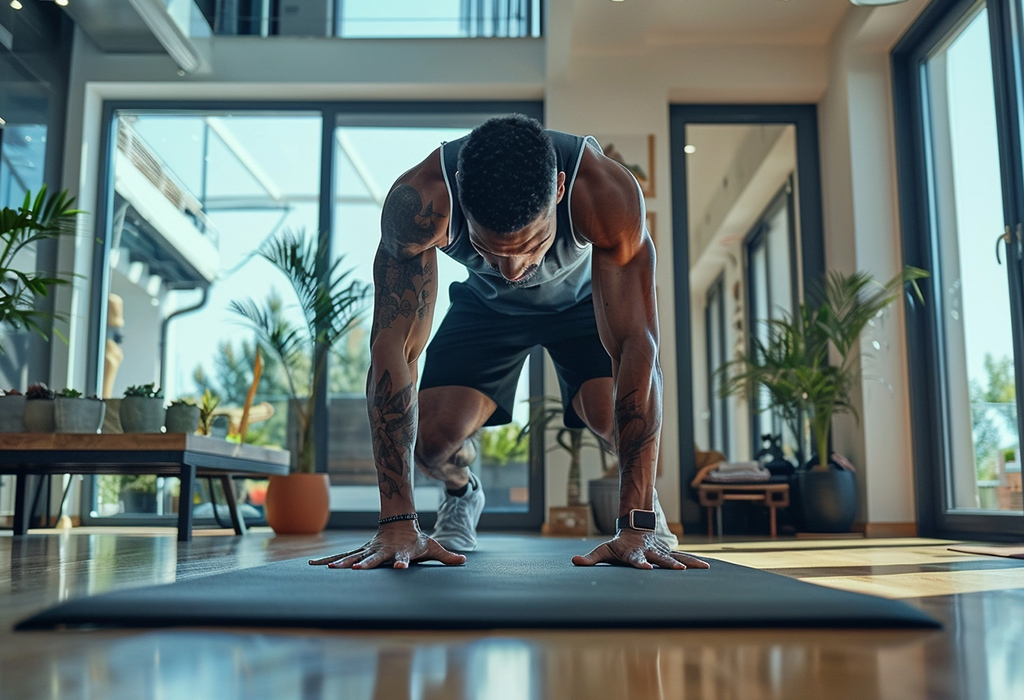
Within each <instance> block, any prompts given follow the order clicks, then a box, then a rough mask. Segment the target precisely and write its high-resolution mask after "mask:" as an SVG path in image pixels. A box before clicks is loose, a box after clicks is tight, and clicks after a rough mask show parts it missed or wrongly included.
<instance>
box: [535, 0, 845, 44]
mask: <svg viewBox="0 0 1024 700" xmlns="http://www.w3.org/2000/svg"><path fill="white" fill-rule="evenodd" d="M558 1H561V0H549V2H558ZM849 9H850V2H849V0H624V2H612V1H611V0H576V2H575V5H574V9H573V23H572V27H573V28H572V34H573V36H572V43H573V49H574V50H583V51H586V50H608V49H613V50H614V49H635V48H636V47H637V46H640V45H674V44H693V43H710V42H714V43H718V44H721V43H734V44H738V43H744V44H750V43H753V44H825V43H827V42H828V40H829V39H830V37H831V36H832V33H833V32H834V31H835V29H836V27H837V26H839V22H840V20H842V18H843V16H844V15H845V14H846V12H847V10H849Z"/></svg>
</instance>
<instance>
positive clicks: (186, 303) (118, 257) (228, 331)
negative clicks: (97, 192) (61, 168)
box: [90, 109, 322, 522]
mask: <svg viewBox="0 0 1024 700" xmlns="http://www.w3.org/2000/svg"><path fill="white" fill-rule="evenodd" d="M321 128H322V126H321V117H320V115H319V114H318V113H310V112H298V111H296V112H291V113H267V112H257V111H245V110H237V111H232V112H230V113H229V112H225V111H220V110H197V111H189V112H179V111H176V110H175V111H172V110H156V109H147V110H132V109H122V110H116V111H115V112H114V113H113V124H112V129H111V132H112V134H113V135H114V139H115V141H114V143H112V144H111V148H110V151H111V161H110V167H111V177H110V178H109V181H110V182H111V184H112V188H111V191H109V192H108V193H107V197H108V201H109V202H110V203H111V207H110V213H111V215H110V217H109V221H108V233H107V240H108V241H109V243H108V247H107V248H108V249H107V252H106V260H107V265H106V270H105V280H104V283H105V288H106V291H107V297H106V300H107V303H106V324H105V330H104V332H102V333H101V336H100V345H101V346H100V353H101V354H100V358H101V360H102V365H101V366H102V371H101V374H100V377H99V382H98V385H99V386H100V387H101V392H102V395H103V396H104V397H105V398H107V399H108V401H109V403H108V411H107V413H108V421H107V422H108V425H106V426H105V427H104V430H105V431H107V432H119V430H120V423H119V421H118V420H117V419H116V408H117V401H118V400H119V399H120V397H122V396H123V395H124V391H125V389H126V388H127V387H129V386H132V385H143V384H148V383H153V384H156V385H157V386H159V387H162V389H163V392H164V396H165V398H166V400H168V401H171V400H174V399H190V400H193V401H196V402H199V401H201V398H202V396H203V393H204V392H205V391H210V392H211V393H212V395H214V396H215V397H217V399H219V402H220V403H219V405H218V407H217V410H216V413H215V417H214V419H213V429H212V432H211V434H212V435H213V436H215V437H224V438H227V437H229V436H233V437H234V439H237V432H238V430H239V422H240V418H241V413H242V406H243V405H244V403H245V400H246V396H247V393H248V391H249V387H250V385H251V384H252V381H253V376H254V364H255V359H256V349H257V347H258V346H259V345H260V344H259V342H258V341H257V335H256V332H255V330H254V329H253V326H252V324H251V323H249V322H248V321H247V320H246V319H245V318H243V317H242V316H241V315H240V314H238V313H236V312H235V311H233V310H232V305H233V304H235V303H244V302H246V301H247V300H251V301H252V302H253V303H254V304H255V305H256V306H257V307H258V308H260V309H266V310H268V312H269V315H268V319H269V320H270V321H271V322H273V323H275V324H291V325H292V326H296V327H302V326H303V325H304V319H303V317H302V312H301V310H300V309H299V307H298V299H297V298H296V296H295V292H294V291H293V290H292V287H291V285H290V284H289V283H288V281H287V279H286V278H285V276H284V274H283V273H282V272H281V271H280V270H278V269H277V268H276V267H274V266H273V265H272V264H271V263H269V262H268V261H267V260H265V259H263V258H262V257H261V256H260V255H259V253H260V251H261V250H263V246H264V244H265V243H266V242H267V241H268V240H270V239H272V238H274V237H275V236H277V235H279V234H281V233H282V232H284V231H291V232H293V233H294V234H295V235H297V236H300V237H303V238H308V237H310V236H315V235H316V231H317V228H318V212H317V208H318V202H319V191H320V150H319V147H320V135H321ZM311 351H312V347H311V345H309V347H307V348H305V349H304V350H303V351H300V352H299V353H298V355H299V356H300V357H298V359H297V360H295V362H292V363H289V366H288V367H286V366H285V365H284V363H283V362H282V361H281V360H280V359H279V358H277V357H276V356H274V355H273V353H271V352H268V351H267V350H266V348H264V349H263V352H262V360H263V363H264V367H263V372H262V378H261V381H260V384H259V387H258V389H257V392H256V395H255V400H254V401H253V405H252V410H251V412H250V414H249V429H248V431H247V433H246V436H245V440H246V442H248V443H251V444H256V445H262V446H267V447H280V448H288V447H290V443H289V424H290V423H292V422H294V420H295V419H294V415H293V414H294V410H295V402H294V401H292V400H290V397H291V396H292V395H295V396H296V397H297V398H298V399H299V400H303V399H304V398H305V397H307V396H308V394H309V373H308V366H309V365H308V361H309V357H308V356H309V355H310V353H311ZM289 375H291V376H289ZM95 482H96V488H95V490H94V492H93V502H92V506H91V509H90V510H91V512H92V517H97V518H107V517H109V518H112V519H115V520H118V521H122V520H124V519H126V518H128V519H136V520H138V519H143V520H145V519H149V518H153V517H160V516H169V515H171V514H174V513H176V512H177V511H178V509H179V508H182V507H185V506H184V504H181V503H179V502H178V494H177V491H178V483H177V482H178V480H177V479H176V478H158V477H154V476H152V475H149V476H125V475H110V476H101V477H98V478H97V479H96V480H95ZM198 488H199V494H198V501H197V502H196V503H193V504H190V506H189V507H192V508H193V515H194V516H195V517H198V518H203V517H212V516H215V515H220V513H214V512H213V507H212V506H211V504H210V498H209V496H210V494H209V491H208V489H209V488H211V485H210V484H208V483H207V482H206V481H202V482H201V483H200V484H199V485H198ZM236 488H237V490H238V493H237V494H236V495H237V497H238V499H239V502H240V503H241V504H242V512H243V515H244V516H245V517H247V518H248V519H250V521H258V520H259V519H260V518H261V516H262V506H263V500H264V498H265V494H266V482H265V481H253V480H247V481H244V482H243V481H238V482H236ZM216 496H217V500H218V501H219V503H220V504H221V506H220V508H219V509H220V510H222V511H224V512H223V515H224V516H225V517H226V506H224V505H223V504H224V498H223V496H222V495H220V493H219V491H218V493H217V494H216ZM224 522H227V520H225V521H224Z"/></svg>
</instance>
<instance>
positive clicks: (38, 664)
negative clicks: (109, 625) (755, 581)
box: [0, 528, 1024, 700]
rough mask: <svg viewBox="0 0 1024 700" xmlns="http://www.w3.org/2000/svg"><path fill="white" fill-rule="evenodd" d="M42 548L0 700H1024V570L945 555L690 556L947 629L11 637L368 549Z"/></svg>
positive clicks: (810, 546)
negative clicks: (151, 590)
mask: <svg viewBox="0 0 1024 700" xmlns="http://www.w3.org/2000/svg"><path fill="white" fill-rule="evenodd" d="M35 532H36V534H30V535H28V536H26V537H19V538H14V537H11V536H10V533H9V532H7V533H5V534H3V535H0V698H4V699H7V698H18V699H19V700H29V699H34V698H53V699H61V700H64V699H68V700H71V699H77V698H102V699H104V700H113V699H117V698H126V699H130V700H148V699H154V700H157V699H159V700H174V699H176V698H184V699H186V700H203V699H205V698H211V699H216V700H233V699H235V698H238V699H243V698H244V699H247V700H248V699H255V698H273V699H274V700H288V699H290V698H310V699H313V698H317V699H319V698H332V699H333V698H344V699H345V700H371V699H372V700H433V699H441V698H445V699H448V698H452V699H456V700H458V699H462V698H481V699H487V700H504V699H509V700H534V699H539V698H557V699H558V700H574V699H576V698H579V699H584V698H586V699H587V700H619V699H626V698H659V699H661V698H707V699H709V700H730V699H736V700H759V699H761V698H779V699H782V698H785V699H786V700H800V699H802V698H826V699H827V700H843V699H845V698H851V699H852V698H857V699H858V700H863V699H865V698H899V699H900V700H917V699H922V700H924V699H927V700H941V699H944V698H964V699H969V700H982V699H985V698H994V699H999V700H1009V699H1011V698H1024V561H1020V560H1011V559H1001V558H993V557H982V556H976V555H968V554H958V553H955V552H951V551H948V549H947V546H948V545H949V543H948V542H941V541H935V540H920V539H914V540H843V541H796V540H777V541H760V542H736V541H732V542H714V541H712V542H709V541H707V540H703V539H701V540H697V539H693V538H689V539H688V540H687V541H686V549H687V550H689V551H694V552H700V553H703V554H706V555H707V556H709V557H715V558H719V559H725V560H728V561H732V562H735V563H739V564H744V565H748V566H755V567H758V568H763V569H768V570H771V571H775V572H778V573H781V574H785V575H790V576H795V577H798V578H801V579H805V580H809V581H813V582H814V583H818V584H822V585H829V586H838V587H841V588H848V589H852V590H858V591H865V592H871V593H874V594H878V595H883V596H890V597H898V598H902V599H905V600H906V601H907V602H909V603H910V604H912V605H915V606H919V607H921V608H923V609H925V610H926V611H928V612H929V613H931V614H932V615H934V616H936V617H937V618H939V619H940V620H942V621H943V623H944V624H945V629H944V630H942V631H921V632H905V631H904V632H892V631H888V632H887V631H864V630H859V631H843V630H818V631H799V630H782V629H771V630H723V631H714V630H690V631H685V630H684V631H663V630H657V631H643V630H638V631H607V632H605V631H592V630H588V631H571V630H566V631H556V632H536V631H515V630H510V631H501V632H490V633H478V632H473V633H448V632H446V633H435V632H429V633H428V632H407V633H388V634H385V633H370V632H367V633H358V634H351V633H335V632H311V631H306V630H297V631H269V630H241V631H239V630H230V631H229V630H224V631H209V630H202V631H194V630H180V631H152V632H150V631H126V632H110V631H63V632H32V633H24V632H19V633H13V632H12V631H11V629H12V627H13V625H14V623H15V622H16V621H17V620H19V619H21V618H23V617H25V616H27V615H28V614H30V613H33V612H35V611H37V610H40V609H42V608H44V607H47V606H49V605H51V604H53V603H54V602H57V601H59V600H64V599H66V598H70V597H75V596H82V595H89V594H94V593H100V592H103V591H108V590H112V589H116V588H124V587H131V586H141V585H147V584H153V583H161V582H169V581H175V580H183V579H187V578H195V577H200V576H204V575H208V574H212V573H220V572H223V571H230V570H235V569H241V568H246V567H251V566H258V565H260V564H263V563H265V562H270V561H278V560H282V559H291V558H308V557H309V556H311V555H323V554H325V553H329V552H332V551H336V550H340V549H342V548H345V547H347V546H348V545H350V544H355V543H357V540H358V541H362V538H361V537H360V536H359V535H358V534H354V533H344V532H329V533H326V534H324V535H323V536H318V537H274V536H273V534H272V533H270V532H262V531H260V530H256V531H250V534H249V535H247V536H245V537H243V538H237V537H233V536H230V535H226V534H216V535H211V536H201V537H197V538H196V539H194V540H193V541H192V542H189V543H178V542H176V541H175V537H174V532H173V530H153V531H143V530H133V531H131V534H124V531H121V534H114V532H112V531H111V530H107V529H102V530H96V529H93V530H86V529H81V528H79V529H76V530H72V531H67V532H65V533H63V534H56V533H55V532H54V531H35ZM580 544H581V551H583V550H584V549H585V548H587V547H588V546H589V544H590V543H583V542H581V543H580ZM680 575H682V576H685V573H684V572H682V573H680ZM623 594H624V595H629V592H628V591H624V593H623ZM765 604H766V605H770V604H771V601H770V600H766V601H765ZM452 614H453V615H457V614H458V610H457V609H453V610H452Z"/></svg>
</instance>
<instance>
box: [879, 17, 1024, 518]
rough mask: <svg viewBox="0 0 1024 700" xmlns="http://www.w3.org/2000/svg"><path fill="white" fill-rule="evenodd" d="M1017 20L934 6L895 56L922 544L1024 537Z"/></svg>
mask: <svg viewBox="0 0 1024 700" xmlns="http://www.w3.org/2000/svg"><path fill="white" fill-rule="evenodd" d="M1020 10H1021V6H1020V1H1019V0H990V1H989V2H977V1H975V2H969V1H967V0H961V1H959V2H939V3H934V5H933V6H932V7H930V8H929V9H928V10H927V11H926V12H925V13H923V14H922V17H921V18H920V19H919V20H918V22H917V24H916V25H915V27H913V28H912V29H911V30H910V32H908V34H907V36H906V37H905V38H904V39H903V41H902V42H901V44H900V45H899V46H897V48H896V50H895V51H894V72H895V77H896V105H897V130H898V132H897V136H898V141H899V146H900V161H901V162H900V179H901V189H902V190H903V192H902V193H901V200H902V202H901V209H902V216H903V229H904V260H905V262H906V263H907V264H911V265H916V266H920V267H925V268H927V269H929V270H930V271H931V273H932V279H931V280H929V282H928V285H927V286H928V287H929V293H928V294H927V295H926V299H925V305H924V307H918V308H913V307H912V308H911V309H910V311H909V314H908V324H909V327H908V342H909V351H910V363H911V381H912V391H913V394H914V429H915V442H914V444H915V460H916V462H917V464H916V478H917V480H918V482H919V485H918V507H919V511H920V519H921V531H922V533H923V534H937V535H945V536H963V535H967V534H968V533H980V534H990V535H1008V534H1010V533H1024V517H1022V516H1024V503H1022V499H1021V470H1020V464H1021V461H1022V460H1021V457H1020V452H1021V449H1020V448H1021V436H1020V429H1019V421H1018V409H1019V406H1020V397H1019V393H1020V392H1019V390H1020V383H1021V381H1022V378H1024V377H1022V362H1024V335H1022V333H1024V324H1022V317H1021V313H1020V311H1021V309H1022V301H1024V291H1022V284H1021V281H1022V275H1021V266H1022V264H1024V263H1022V257H1024V256H1022V252H1024V251H1022V248H1021V245H1022V243H1024V241H1022V236H1024V231H1022V228H1021V224H1020V223H1019V222H1020V221H1021V220H1022V215H1021V213H1022V211H1024V189H1022V183H1024V169H1022V166H1021V162H1022V161H1021V152H1020V143H1021V133H1020V129H1019V126H1018V124H1019V114H1017V110H1018V109H1019V106H1018V104H1019V97H1018V96H1019V95H1020V94H1021V91H1020V88H1021V85H1020V80H1019V78H1020V70H1019V67H1020V60H1021V57H1020V55H1016V54H1015V52H1016V51H1017V50H1018V49H1017V48H1016V47H1019V45H1020V42H1019V37H1020V28H1021V27H1020V17H1019V12H1020ZM1014 18H1016V19H1015V21H1012V22H1011V19H1014ZM1014 35H1016V36H1014ZM993 244H994V245H993Z"/></svg>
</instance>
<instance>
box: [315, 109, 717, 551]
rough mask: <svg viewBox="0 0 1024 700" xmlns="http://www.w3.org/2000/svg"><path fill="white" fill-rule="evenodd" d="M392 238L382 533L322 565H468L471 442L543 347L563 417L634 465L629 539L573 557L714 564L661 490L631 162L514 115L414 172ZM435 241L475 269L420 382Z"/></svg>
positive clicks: (377, 401)
mask: <svg viewBox="0 0 1024 700" xmlns="http://www.w3.org/2000/svg"><path fill="white" fill-rule="evenodd" d="M381 231H382V235H381V242H380V246H379V248H378V251H377V256H376V259H375V261H374V283H375V290H376V291H375V304H374V318H373V329H372V332H371V339H370V345H371V367H370V373H369V377H368V378H367V392H366V393H367V401H368V407H369V412H370V427H371V430H372V432H373V446H374V456H375V459H376V464H377V472H378V481H379V485H380V493H381V513H380V516H381V517H380V520H379V529H378V531H377V534H376V536H374V538H373V539H372V540H370V542H368V543H367V544H366V545H364V546H363V547H360V548H359V549H357V550H353V551H352V552H346V553H344V554H338V555H335V556H332V557H327V558H324V559H318V560H314V561H310V564H328V565H330V566H332V567H335V568H355V569H369V568H374V567H377V566H379V565H381V564H386V563H390V564H392V566H394V567H395V568H406V567H407V566H408V565H409V564H410V563H415V562H420V561H427V560H438V561H441V562H442V563H444V564H461V563H463V562H465V560H466V558H465V557H464V556H463V555H461V554H456V553H454V552H453V551H449V550H456V551H470V550H472V549H473V548H474V547H475V546H476V525H477V522H478V521H479V518H480V513H481V511H482V510H483V507H484V494H483V491H482V490H481V488H480V483H479V481H478V479H477V477H476V476H475V475H473V474H472V473H471V472H470V470H469V469H468V465H469V464H470V463H471V462H472V461H473V459H474V458H475V456H476V447H475V444H474V442H473V440H472V439H471V438H472V436H473V435H474V433H476V431H477V430H479V429H480V428H481V427H482V426H484V425H500V424H503V423H508V422H509V421H510V420H511V413H512V408H513V406H512V404H513V401H514V396H515V387H516V384H517V381H518V377H519V373H520V370H521V369H522V366H523V362H524V361H525V358H526V356H527V355H528V353H529V351H530V349H531V348H532V347H534V346H535V345H538V344H540V345H543V346H544V347H545V348H546V349H547V350H548V353H549V354H550V356H551V358H552V360H553V361H554V364H555V368H556V370H557V372H558V377H559V384H560V387H561V390H562V402H563V405H564V409H565V422H566V425H568V426H570V427H583V426H589V427H590V428H591V429H592V430H593V431H594V432H595V433H597V434H598V435H599V436H600V437H601V438H602V439H604V440H605V441H607V442H608V443H609V444H614V445H615V446H616V452H617V455H618V458H619V465H620V472H621V476H620V506H619V512H620V515H621V516H622V517H621V518H620V520H619V523H618V527H619V530H618V533H617V534H616V536H615V537H614V538H613V539H612V540H610V541H608V542H606V543H604V544H602V545H600V546H599V547H597V548H596V549H594V550H593V551H592V552H590V553H589V554H587V555H584V556H576V557H574V558H573V563H574V564H576V565H579V566H591V565H594V564H597V563H601V562H610V563H620V564H628V565H631V566H634V567H637V568H646V569H650V568H654V567H665V568H673V569H685V568H686V567H687V566H691V567H698V568H707V564H706V563H704V562H702V561H700V560H698V559H694V558H693V557H689V556H687V555H684V554H681V553H679V552H674V551H672V547H673V546H674V545H675V538H674V537H673V536H672V535H671V533H670V532H669V531H668V529H667V527H665V523H664V514H663V513H661V509H660V506H658V504H657V500H656V499H657V496H656V494H655V492H654V467H655V464H656V463H657V454H658V440H659V436H660V431H661V408H662V406H661V401H662V395H661V392H662V387H661V367H660V365H659V364H658V320H657V307H656V301H655V287H654V246H653V245H652V243H651V239H650V236H649V235H648V234H647V232H646V231H645V228H644V203H643V196H642V194H641V192H640V188H639V186H638V185H637V182H636V180H635V179H634V178H633V176H632V175H631V174H630V173H629V171H628V170H626V168H624V167H623V166H621V165H619V164H618V163H616V162H615V161H612V160H610V159H608V158H606V157H605V156H604V155H603V154H602V153H601V151H600V148H599V147H598V146H597V145H596V142H594V141H593V139H592V138H582V137H579V136H572V135H569V134H563V133H560V132H553V131H545V130H544V129H543V128H542V127H541V125H540V124H539V123H538V122H537V121H535V120H533V119H530V118H527V117H523V116H520V115H513V116H509V117H499V118H495V119H491V120H489V121H488V122H486V123H484V124H483V125H481V126H479V127H478V128H476V129H475V130H474V131H473V132H472V133H471V134H470V135H469V136H468V137H465V138H463V139H459V140H458V141H455V142H452V143H446V144H442V146H441V147H440V148H439V149H437V150H436V151H434V152H433V153H432V154H431V155H430V156H429V157H428V158H427V159H426V160H424V161H423V162H422V163H420V164H419V165H417V166H416V167H414V168H413V169H412V170H410V171H408V172H407V173H405V174H404V175H402V177H400V178H399V179H398V181H397V182H396V183H395V185H394V186H393V187H392V189H391V191H390V193H389V194H388V198H387V201H386V202H385V204H384V210H383V213H382V216H381ZM438 249H440V250H441V251H442V252H444V253H446V254H447V255H449V256H451V257H453V258H454V259H456V260H458V261H460V262H462V263H463V264H465V265H466V267H467V268H468V269H469V273H470V274H469V279H468V280H467V281H466V282H464V283H456V284H453V285H452V288H451V299H452V306H451V308H450V309H449V311H448V314H447V315H446V317H445V320H444V322H443V323H442V324H441V327H440V328H439V329H438V332H437V334H436V336H435V337H434V340H433V341H432V342H431V346H430V349H429V350H428V353H427V361H426V365H425V368H424V372H423V378H422V381H421V382H420V388H419V391H418V392H417V390H416V379H417V377H416V374H417V359H418V357H419V355H420V353H421V352H422V350H423V348H424V346H425V345H426V341H427V337H428V335H429V333H430V328H431V322H432V319H433V314H434V301H435V299H436V293H437V284H438V280H437V276H436V270H437V266H436V259H437V258H436V256H437V250H438ZM414 461H415V463H416V466H418V467H419V468H420V470H422V471H423V472H424V473H426V474H428V475H429V476H432V477H434V478H436V479H439V480H441V481H443V482H444V485H445V487H446V489H447V497H446V498H445V501H444V503H443V504H442V506H441V507H440V508H439V510H438V518H437V526H436V528H435V529H434V532H433V533H432V536H430V537H428V536H427V535H426V534H425V533H424V532H422V531H420V529H419V526H418V524H417V516H416V509H415V506H414V504H413V489H412V468H413V462H414ZM658 531H660V534H661V538H659V537H658V536H657V534H658ZM665 540H668V541H665Z"/></svg>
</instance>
